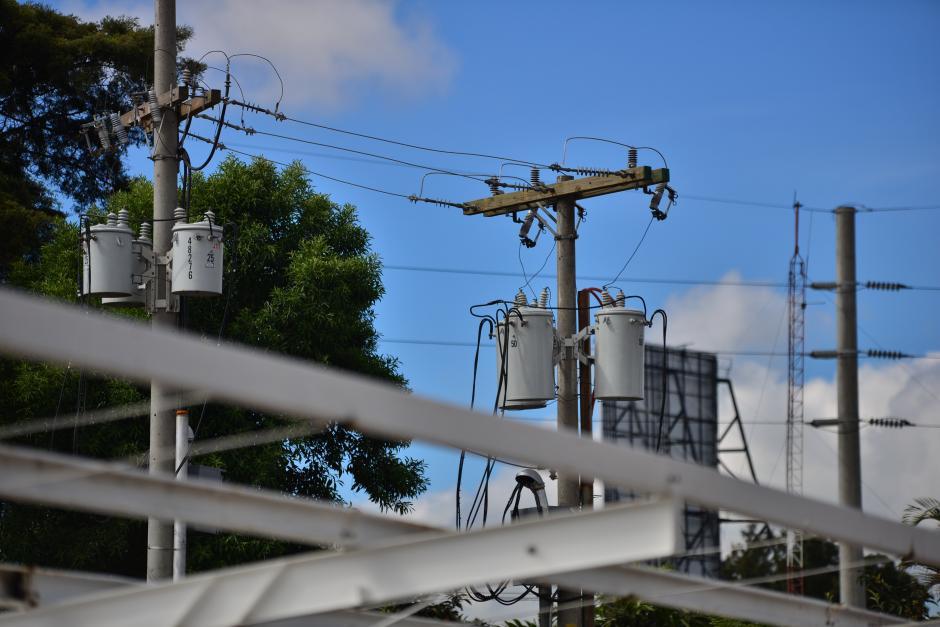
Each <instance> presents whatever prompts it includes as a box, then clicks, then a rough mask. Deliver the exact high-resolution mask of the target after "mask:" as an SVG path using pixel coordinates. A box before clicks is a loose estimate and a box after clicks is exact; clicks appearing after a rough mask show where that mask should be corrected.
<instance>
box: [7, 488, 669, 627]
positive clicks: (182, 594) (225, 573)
mask: <svg viewBox="0 0 940 627" xmlns="http://www.w3.org/2000/svg"><path fill="white" fill-rule="evenodd" d="M576 536H577V537H579V538H580V539H579V541H578V542H571V541H570V540H571V538H573V537H576ZM613 537H620V538H622V540H621V541H618V542H610V538H613ZM681 542H682V539H681V534H680V532H679V504H678V502H676V501H673V500H667V501H654V502H649V503H635V504H630V505H626V506H620V507H614V508H607V509H603V510H597V511H593V512H590V513H584V514H570V515H559V516H557V517H552V518H545V519H540V520H535V521H531V522H528V521H526V522H521V523H518V524H515V525H509V526H505V527H495V528H491V529H485V530H481V531H478V532H475V533H466V534H446V535H441V536H438V537H431V538H428V537H424V536H422V537H418V538H415V537H411V538H408V537H406V538H403V539H396V540H394V541H393V542H390V544H389V545H388V546H383V547H379V548H373V549H365V550H361V551H354V552H350V553H328V554H317V553H314V554H308V555H302V556H296V557H290V558H284V559H277V560H270V561H267V562H263V563H261V564H257V565H252V566H244V567H239V568H232V569H227V570H221V571H216V572H213V573H208V574H201V575H195V576H192V577H188V578H186V579H182V580H180V581H176V582H169V583H160V584H150V585H147V586H145V587H137V588H133V589H127V590H116V591H114V592H106V593H102V594H98V595H93V596H91V597H85V598H82V599H77V600H75V601H73V602H67V603H62V604H60V605H56V606H53V607H49V608H42V609H38V610H35V611H32V612H27V613H23V614H18V615H14V616H9V617H0V625H11V626H13V625H17V626H21V627H25V626H30V627H37V626H40V625H42V626H46V625H50V624H66V623H68V624H79V625H96V626H97V627H107V626H109V625H115V626H118V625H121V626H123V625H126V624H127V620H128V616H134V624H135V625H137V626H138V627H149V626H154V627H157V626H159V627H167V626H171V625H172V626H176V625H200V626H205V627H214V626H220V627H222V626H225V627H228V626H230V625H242V624H254V623H259V622H265V621H273V620H279V619H285V618H291V617H296V616H304V615H307V614H318V613H321V612H330V611H335V610H342V609H348V608H351V607H360V606H367V605H376V604H381V603H389V602H393V601H396V600H399V599H408V598H415V597H416V596H419V595H425V594H429V593H435V592H442V591H446V590H453V589H457V588H460V587H462V586H464V585H469V584H480V583H483V582H486V581H495V580H505V579H531V578H533V577H536V576H538V575H545V574H546V573H551V572H555V571H558V570H561V571H568V570H581V569H587V568H595V567H598V566H606V565H610V564H619V563H624V562H631V561H637V560H646V559H652V558H657V557H664V556H668V555H671V554H672V553H674V552H676V550H677V549H678V547H679V545H680V544H681Z"/></svg>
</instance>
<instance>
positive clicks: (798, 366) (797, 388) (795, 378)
mask: <svg viewBox="0 0 940 627" xmlns="http://www.w3.org/2000/svg"><path fill="white" fill-rule="evenodd" d="M801 206H802V205H801V204H800V203H799V202H797V201H796V199H794V201H793V216H794V225H795V227H794V238H793V256H792V257H791V258H790V273H789V279H788V281H787V308H788V310H789V314H790V315H789V325H788V328H789V334H788V341H787V357H788V360H787V492H793V493H794V494H802V493H803V343H804V336H805V333H804V331H805V327H804V314H805V313H806V263H805V262H804V261H803V257H802V256H801V255H800V207H801ZM802 571H803V532H802V530H800V529H790V530H788V531H787V575H788V577H787V592H790V593H792V594H803V575H802Z"/></svg>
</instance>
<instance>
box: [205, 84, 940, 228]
mask: <svg viewBox="0 0 940 627" xmlns="http://www.w3.org/2000/svg"><path fill="white" fill-rule="evenodd" d="M229 104H231V105H234V106H239V107H242V108H244V109H247V110H249V111H253V112H256V113H261V114H265V115H269V116H271V117H273V118H275V119H277V120H279V121H285V120H286V121H290V122H294V123H296V124H301V125H305V126H310V127H313V128H318V129H321V130H325V131H329V132H333V133H340V134H344V135H348V136H352V137H359V138H362V139H367V140H370V141H377V142H382V143H386V144H391V145H396V146H401V147H404V148H409V149H413V150H421V151H425V152H432V153H436V154H444V155H451V156H465V157H476V158H483V159H492V160H498V161H504V162H509V163H517V164H519V165H527V166H531V167H538V168H545V169H550V170H555V171H569V170H577V168H567V167H564V166H561V165H559V164H558V163H542V162H538V161H532V160H529V159H521V158H518V157H510V156H505V155H496V154H490V153H483V152H473V151H463V150H450V149H444V148H436V147H432V146H424V145H420V144H415V143H410V142H405V141H400V140H395V139H390V138H387V137H381V136H378V135H371V134H367V133H361V132H358V131H353V130H349V129H342V128H338V127H334V126H329V125H326V124H320V123H318V122H312V121H309V120H302V119H300V118H295V117H292V116H288V115H286V114H284V113H279V112H275V111H271V110H269V109H266V108H264V107H260V106H257V105H253V104H251V103H245V102H240V101H237V100H231V99H230V100H229ZM206 117H208V116H206ZM210 119H214V118H210ZM226 124H227V123H226ZM227 125H228V126H230V127H232V128H234V129H236V130H239V131H242V132H245V133H247V134H248V135H253V134H259V135H267V136H270V137H276V138H279V139H284V140H288V141H295V142H301V143H306V144H311V145H315V146H322V147H326V148H331V149H335V150H341V151H345V152H351V153H355V154H361V155H366V156H370V157H375V158H378V159H382V160H385V161H388V162H392V163H398V164H400V165H404V166H407V167H417V168H423V169H425V170H427V171H438V172H443V173H447V174H453V175H455V176H464V177H467V178H474V177H472V176H469V175H466V174H464V173H459V172H451V171H448V170H446V169H441V168H437V167H435V166H423V165H420V164H414V163H410V162H406V161H403V160H399V159H396V158H394V157H388V156H384V155H375V154H372V153H368V152H364V151H358V150H355V149H352V148H348V147H345V146H337V145H332V144H326V143H322V142H316V141H313V140H309V139H305V138H302V137H296V136H292V135H284V134H279V133H271V132H269V131H260V130H257V129H254V128H250V127H246V126H240V125H234V124H227ZM603 141H609V140H603ZM612 143H619V142H612ZM623 145H624V146H626V145H627V144H623ZM639 148H641V149H646V150H655V149H653V148H650V147H639ZM288 152H289V151H288ZM657 152H658V151H657ZM477 180H479V179H477ZM682 198H687V199H691V200H699V201H702V202H712V203H718V204H728V205H742V206H751V207H763V208H768V209H781V210H787V211H790V210H792V206H791V205H788V204H778V203H768V202H762V201H751V200H740V199H733V198H719V197H713V196H698V195H693V194H685V193H684V194H682ZM855 206H856V208H857V210H858V211H859V212H862V213H880V212H904V211H935V210H940V204H938V205H914V206H896V207H867V206H865V205H855ZM802 210H803V211H808V212H814V213H832V212H833V209H829V208H825V207H810V206H804V207H802Z"/></svg>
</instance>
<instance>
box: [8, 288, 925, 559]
mask: <svg viewBox="0 0 940 627" xmlns="http://www.w3.org/2000/svg"><path fill="white" fill-rule="evenodd" d="M0 311H2V312H3V314H4V315H3V316H2V318H0V350H6V351H9V352H13V353H19V354H22V355H25V356H29V357H32V358H37V359H46V360H51V361H58V362H63V361H71V362H72V363H75V364H81V365H83V366H85V367H88V368H95V369H99V370H101V371H103V372H107V373H111V374H114V375H117V376H122V377H128V378H134V379H138V380H151V379H152V380H156V381H160V382H162V383H164V384H168V385H174V386H178V387H179V388H181V389H184V390H187V389H189V390H192V389H196V390H199V391H201V392H204V393H208V394H211V395H212V396H213V397H215V398H216V399H219V400H227V401H231V402H234V403H238V404H241V405H244V406H249V407H255V408H258V409H264V410H267V411H271V412H274V413H285V414H290V415H293V416H298V417H307V418H312V419H315V420H319V421H337V422H340V423H343V424H346V425H348V426H350V427H353V428H356V429H359V430H361V431H363V432H365V433H370V434H373V435H378V436H382V437H389V438H393V439H394V438H398V439H401V438H408V439H416V440H424V441H428V442H434V443H437V444H445V445H448V446H453V447H456V448H463V449H467V450H471V451H477V452H482V453H486V454H490V455H493V456H496V457H500V458H510V459H522V460H525V461H527V462H530V463H532V464H533V465H541V466H543V467H547V468H554V469H556V470H559V471H564V472H569V473H573V474H580V475H584V476H593V477H596V478H598V479H601V480H603V481H605V482H607V483H609V484H611V485H615V486H624V487H629V488H632V489H635V490H637V491H640V492H646V493H652V494H661V495H669V496H672V497H676V498H679V499H681V500H686V501H689V502H691V503H694V504H696V505H701V506H703V507H710V508H713V509H724V510H727V511H730V512H734V513H738V514H745V515H749V516H753V517H754V518H757V519H761V520H767V521H768V522H775V523H778V524H782V525H786V526H788V527H795V528H798V529H803V530H804V531H809V532H812V533H815V534H817V535H820V536H824V537H829V538H833V539H835V540H841V541H844V542H848V543H851V544H855V545H858V546H865V547H869V548H873V549H877V550H879V551H884V552H885V553H888V554H891V555H898V556H904V557H908V558H911V559H914V560H917V561H922V562H926V563H929V564H934V565H940V533H937V532H933V531H929V530H926V529H922V528H919V527H910V526H907V525H903V524H901V523H898V522H894V521H890V520H887V519H884V518H880V517H877V516H872V515H869V514H865V513H863V512H861V511H858V510H855V509H851V508H847V507H842V506H839V505H835V504H831V503H826V502H823V501H818V500H815V499H811V498H807V497H803V496H799V495H794V494H787V493H786V492H784V491H781V490H775V489H772V488H767V487H763V486H757V485H753V484H750V483H745V482H743V481H739V480H737V479H734V478H731V477H724V476H722V475H720V474H719V473H718V472H717V471H715V470H713V469H709V468H704V467H701V466H696V465H694V464H690V463H685V462H680V461H676V460H672V459H669V458H667V457H665V456H661V455H656V454H653V453H647V452H645V451H640V450H637V449H628V448H624V447H619V446H613V445H610V444H606V443H603V442H595V441H592V440H586V439H584V438H580V437H578V436H577V435H575V434H570V433H558V432H552V431H548V430H545V429H540V428H538V427H533V426H529V425H524V424H519V423H515V422H512V421H505V420H500V419H499V418H497V417H493V416H488V415H485V414H481V413H476V412H471V411H468V410H466V409H463V408H460V407H456V406H454V405H449V404H446V403H441V402H438V401H433V400H429V399H424V398H420V397H418V396H415V395H413V394H408V393H406V392H403V391H402V390H400V389H399V388H397V387H395V386H393V385H390V384H387V383H381V382H377V381H375V380H372V379H367V378H366V377H363V376H358V375H352V374H348V373H341V372H338V371H335V370H331V369H329V368H326V367H323V366H319V365H317V364H309V363H304V362H301V361H299V360H296V359H290V358H285V357H279V356H273V355H270V354H268V353H264V352H261V351H259V350H255V349H250V348H243V347H233V346H210V345H207V344H205V343H203V342H200V341H198V340H197V339H195V338H193V337H191V336H186V335H184V334H179V333H173V332H167V331H160V330H154V329H152V328H150V327H148V326H145V325H142V324H140V323H134V322H130V321H128V320H123V319H118V318H115V317H113V316H108V315H104V314H98V313H89V312H86V311H81V310H78V309H76V308H74V307H71V306H67V305H62V304H54V303H51V302H48V301H43V300H42V299H39V298H36V297H32V296H25V295H22V294H19V293H16V292H13V291H11V290H9V289H0ZM141 355H147V356H148V358H147V359H141V358H140V356H141Z"/></svg>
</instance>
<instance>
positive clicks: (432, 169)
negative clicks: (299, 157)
mask: <svg viewBox="0 0 940 627" xmlns="http://www.w3.org/2000/svg"><path fill="white" fill-rule="evenodd" d="M197 117H200V118H203V119H206V120H211V121H213V122H216V123H221V124H223V125H224V126H226V127H228V128H231V129H233V130H236V131H241V132H242V133H245V134H246V135H248V136H252V135H264V136H267V137H274V138H276V139H283V140H286V141H292V142H298V143H301V144H309V145H311V146H320V147H321V148H329V149H331V150H339V151H342V152H348V153H350V154H355V155H360V156H363V157H371V158H373V159H380V160H382V161H387V162H389V163H396V164H398V165H402V166H405V167H409V168H417V169H419V170H424V171H427V172H440V173H441V174H449V175H450V176H459V177H463V178H467V179H470V180H473V181H477V182H479V183H484V182H485V179H482V178H480V177H478V176H475V175H472V174H466V173H463V172H455V171H453V170H447V169H444V168H438V167H436V166H430V165H424V164H421V163H414V162H412V161H405V160H403V159H397V158H395V157H390V156H388V155H382V154H378V153H374V152H367V151H364V150H356V149H354V148H347V147H345V146H338V145H336V144H327V143H324V142H318V141H313V140H311V139H304V138H302V137H294V136H292V135H282V134H280V133H271V132H268V131H259V130H257V129H254V128H252V127H250V126H243V125H240V124H233V123H232V122H224V121H221V120H219V119H218V118H214V117H212V116H211V115H206V114H199V115H198V116H197Z"/></svg>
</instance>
